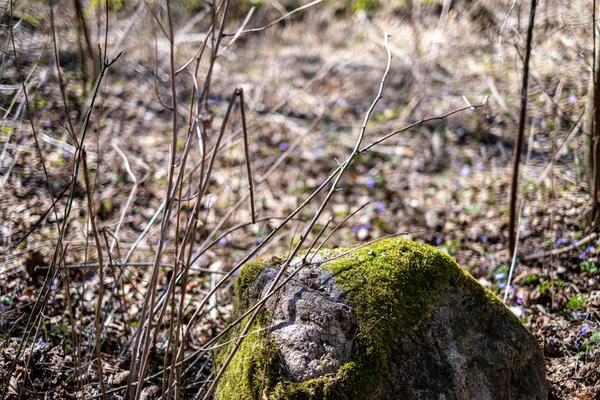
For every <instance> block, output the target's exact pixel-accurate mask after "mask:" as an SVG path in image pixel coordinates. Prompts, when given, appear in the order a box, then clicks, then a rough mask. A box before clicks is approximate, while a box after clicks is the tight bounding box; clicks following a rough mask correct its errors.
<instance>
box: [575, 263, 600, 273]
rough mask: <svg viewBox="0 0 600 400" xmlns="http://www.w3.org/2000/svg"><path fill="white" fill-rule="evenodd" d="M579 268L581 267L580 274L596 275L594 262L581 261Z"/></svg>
mask: <svg viewBox="0 0 600 400" xmlns="http://www.w3.org/2000/svg"><path fill="white" fill-rule="evenodd" d="M579 266H580V267H581V272H584V273H586V274H590V275H595V274H597V273H598V266H597V265H596V263H595V262H594V261H582V262H581V264H579Z"/></svg>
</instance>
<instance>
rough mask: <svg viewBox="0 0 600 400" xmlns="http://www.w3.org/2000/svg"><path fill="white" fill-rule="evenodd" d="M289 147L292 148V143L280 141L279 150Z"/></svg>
mask: <svg viewBox="0 0 600 400" xmlns="http://www.w3.org/2000/svg"><path fill="white" fill-rule="evenodd" d="M289 148H290V145H289V144H287V143H286V142H282V143H279V150H281V151H286V150H287V149H289Z"/></svg>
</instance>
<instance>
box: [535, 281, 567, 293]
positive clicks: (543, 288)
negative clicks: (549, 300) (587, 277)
mask: <svg viewBox="0 0 600 400" xmlns="http://www.w3.org/2000/svg"><path fill="white" fill-rule="evenodd" d="M554 286H558V287H562V286H565V283H564V282H563V281H558V280H555V281H554ZM551 287H552V281H543V282H542V283H540V287H539V291H540V294H541V295H543V294H544V293H546V292H547V291H548V289H550V288H551Z"/></svg>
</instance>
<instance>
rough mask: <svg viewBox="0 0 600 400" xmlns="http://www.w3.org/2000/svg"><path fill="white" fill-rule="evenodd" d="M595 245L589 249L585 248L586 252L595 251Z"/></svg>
mask: <svg viewBox="0 0 600 400" xmlns="http://www.w3.org/2000/svg"><path fill="white" fill-rule="evenodd" d="M594 249H595V247H594V246H588V247H587V249H585V252H586V253H590V252H592V251H594Z"/></svg>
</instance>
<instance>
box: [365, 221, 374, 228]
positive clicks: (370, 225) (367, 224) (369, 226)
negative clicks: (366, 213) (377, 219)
mask: <svg viewBox="0 0 600 400" xmlns="http://www.w3.org/2000/svg"><path fill="white" fill-rule="evenodd" d="M363 228H365V229H366V230H371V229H373V224H371V223H370V222H367V223H366V224H364V225H363Z"/></svg>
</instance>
